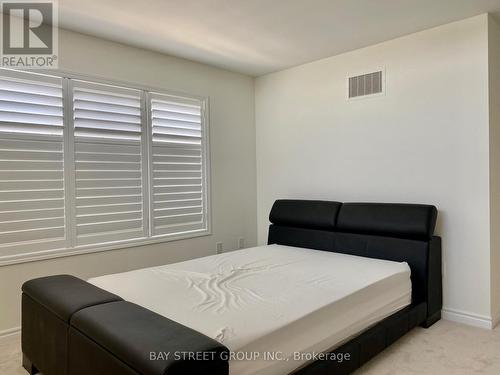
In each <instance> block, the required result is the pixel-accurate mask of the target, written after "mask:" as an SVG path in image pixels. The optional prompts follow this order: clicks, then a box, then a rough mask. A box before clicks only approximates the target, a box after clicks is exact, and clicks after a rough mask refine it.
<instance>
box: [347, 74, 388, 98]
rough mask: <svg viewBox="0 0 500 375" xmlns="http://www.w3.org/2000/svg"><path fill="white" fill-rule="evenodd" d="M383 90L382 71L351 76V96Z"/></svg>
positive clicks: (377, 92)
mask: <svg viewBox="0 0 500 375" xmlns="http://www.w3.org/2000/svg"><path fill="white" fill-rule="evenodd" d="M381 92H382V71H378V72H374V73H368V74H363V75H359V76H355V77H349V98H357V97H360V96H366V95H373V94H379V93H381Z"/></svg>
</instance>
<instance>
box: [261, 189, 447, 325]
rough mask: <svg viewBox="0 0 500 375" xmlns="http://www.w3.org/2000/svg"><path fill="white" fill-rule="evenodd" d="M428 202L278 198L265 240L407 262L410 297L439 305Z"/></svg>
mask: <svg viewBox="0 0 500 375" xmlns="http://www.w3.org/2000/svg"><path fill="white" fill-rule="evenodd" d="M436 218H437V209H436V207H435V206H432V205H421V204H395V203H340V202H329V201H309V200H290V199H281V200H277V201H276V202H275V203H274V205H273V207H272V209H271V213H270V215H269V220H270V221H271V223H272V225H271V226H270V227H269V237H268V243H269V244H281V245H288V246H296V247H305V248H310V249H315V250H324V251H333V252H338V253H344V254H351V255H358V256H364V257H369V258H377V259H386V260H392V261H398V262H407V263H408V265H409V266H410V269H411V278H412V300H413V303H420V302H426V303H427V309H428V315H429V316H431V315H432V314H434V313H436V311H440V310H441V305H442V286H441V238H439V237H437V236H434V228H435V226H436Z"/></svg>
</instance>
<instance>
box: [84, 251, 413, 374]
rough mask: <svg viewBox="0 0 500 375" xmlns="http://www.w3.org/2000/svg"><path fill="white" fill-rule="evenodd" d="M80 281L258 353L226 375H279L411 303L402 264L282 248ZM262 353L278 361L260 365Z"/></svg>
mask: <svg viewBox="0 0 500 375" xmlns="http://www.w3.org/2000/svg"><path fill="white" fill-rule="evenodd" d="M89 282H90V283H92V284H94V285H96V286H98V287H101V288H103V289H105V290H108V291H110V292H112V293H116V294H118V295H119V296H121V297H122V298H124V299H126V300H128V301H131V302H134V303H136V304H138V305H141V306H144V307H146V308H148V309H150V310H152V311H154V312H156V313H158V314H160V315H163V316H165V317H167V318H170V319H172V320H175V321H177V322H179V323H181V324H184V325H186V326H188V327H191V328H193V329H195V330H196V331H198V332H201V333H203V334H205V335H206V336H208V337H212V338H214V339H215V340H217V341H219V342H221V343H223V344H224V345H225V346H227V347H228V348H229V349H230V350H232V351H235V352H246V353H253V352H258V353H259V354H258V356H260V358H258V359H257V360H255V357H256V355H255V354H254V355H253V356H251V355H250V354H248V357H252V360H231V361H230V363H229V367H230V374H231V375H243V374H259V375H267V374H286V373H288V372H290V371H292V370H293V369H295V368H297V367H299V366H301V365H303V364H304V363H305V362H306V361H307V360H306V359H301V360H293V357H290V356H292V355H293V353H294V352H322V351H325V350H327V349H331V348H334V347H337V346H339V345H341V344H342V343H343V342H345V341H347V340H348V339H349V338H351V337H352V336H354V335H356V334H357V333H359V332H360V331H362V330H365V329H367V328H368V327H370V326H372V325H373V324H375V323H376V322H378V321H380V320H382V319H383V318H385V317H387V316H389V315H391V314H392V313H394V312H396V311H397V310H400V309H401V308H403V307H405V306H407V305H409V304H410V303H411V281H410V268H409V267H408V265H407V264H406V263H397V262H390V261H385V260H376V259H370V258H364V257H357V256H351V255H344V254H338V253H332V252H326V251H314V250H311V249H302V248H297V247H289V246H281V245H267V246H259V247H254V248H249V249H244V250H239V251H234V252H228V253H224V254H220V255H214V256H208V257H204V258H199V259H193V260H189V261H186V262H181V263H176V264H169V265H165V266H160V267H153V268H146V269H141V270H137V271H131V272H125V273H120V274H114V275H107V276H102V277H96V278H93V279H90V280H89ZM265 352H272V353H274V354H273V355H275V356H278V357H280V358H279V359H276V360H269V359H266V360H264V359H263V356H264V355H265ZM276 353H278V354H276ZM285 358H289V359H288V360H284V359H285Z"/></svg>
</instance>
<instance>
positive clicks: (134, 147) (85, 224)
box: [73, 81, 147, 245]
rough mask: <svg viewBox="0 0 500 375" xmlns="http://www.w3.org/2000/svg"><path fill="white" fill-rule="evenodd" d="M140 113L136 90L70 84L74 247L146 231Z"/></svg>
mask: <svg viewBox="0 0 500 375" xmlns="http://www.w3.org/2000/svg"><path fill="white" fill-rule="evenodd" d="M141 113H142V93H141V92H140V91H139V90H132V89H125V88H118V87H113V86H106V85H97V84H91V83H87V82H81V81H75V82H74V84H73V118H74V145H75V184H76V238H77V239H76V242H77V245H86V244H92V243H106V242H113V241H121V240H127V239H133V238H140V237H144V236H146V235H147V233H146V232H145V231H146V229H145V223H144V203H143V195H144V190H143V189H144V187H143V166H142V162H143V157H142V154H143V153H142V141H143V139H142V129H141Z"/></svg>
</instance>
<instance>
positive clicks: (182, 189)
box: [149, 93, 207, 235]
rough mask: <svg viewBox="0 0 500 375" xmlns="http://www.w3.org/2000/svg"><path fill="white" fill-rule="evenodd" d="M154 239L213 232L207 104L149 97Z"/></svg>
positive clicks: (161, 96)
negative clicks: (209, 205) (209, 215)
mask: <svg viewBox="0 0 500 375" xmlns="http://www.w3.org/2000/svg"><path fill="white" fill-rule="evenodd" d="M149 103H150V125H151V148H152V151H151V154H152V162H151V167H150V169H151V173H152V176H151V186H152V198H151V201H152V213H151V217H152V232H153V233H152V234H153V235H163V234H180V233H185V232H193V231H201V230H206V229H207V198H206V197H207V186H206V182H205V181H206V176H205V174H206V172H205V169H206V157H205V140H204V137H205V134H204V127H203V119H204V106H203V102H202V101H200V100H195V99H186V98H180V97H176V96H168V95H163V94H156V93H152V94H150V95H149Z"/></svg>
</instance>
